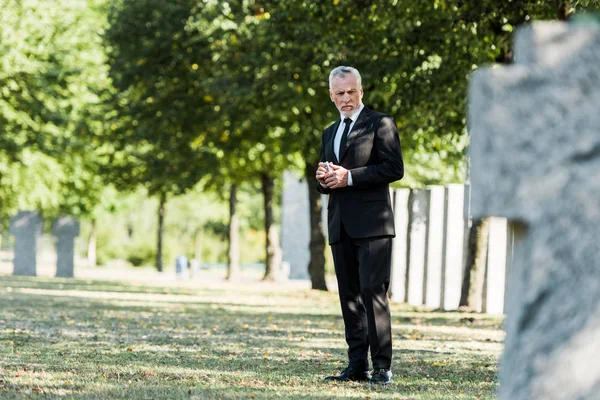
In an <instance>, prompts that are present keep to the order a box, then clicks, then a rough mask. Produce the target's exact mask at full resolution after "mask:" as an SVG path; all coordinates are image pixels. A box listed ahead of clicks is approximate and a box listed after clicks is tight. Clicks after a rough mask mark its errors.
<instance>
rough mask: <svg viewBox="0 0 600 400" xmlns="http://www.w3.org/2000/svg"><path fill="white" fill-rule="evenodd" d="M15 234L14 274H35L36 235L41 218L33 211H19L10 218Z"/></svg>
mask: <svg viewBox="0 0 600 400" xmlns="http://www.w3.org/2000/svg"><path fill="white" fill-rule="evenodd" d="M10 233H11V235H14V236H15V256H14V261H13V262H14V271H13V274H14V275H32V276H35V274H36V247H37V246H36V245H37V237H38V236H39V235H40V234H41V233H42V218H41V217H40V216H39V214H38V213H37V212H35V211H19V213H18V214H17V215H15V216H14V217H12V218H11V219H10Z"/></svg>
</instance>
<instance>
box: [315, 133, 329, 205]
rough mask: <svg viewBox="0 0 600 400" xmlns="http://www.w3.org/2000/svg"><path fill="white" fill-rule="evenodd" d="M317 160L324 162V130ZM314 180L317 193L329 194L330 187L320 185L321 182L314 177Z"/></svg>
mask: <svg viewBox="0 0 600 400" xmlns="http://www.w3.org/2000/svg"><path fill="white" fill-rule="evenodd" d="M319 161H320V162H325V161H326V160H325V132H323V135H321V153H320V155H319ZM315 182H316V184H317V191H318V192H319V193H323V194H329V193H331V189H330V188H328V187H323V186H322V185H321V183H320V182H319V181H318V180H316V179H315Z"/></svg>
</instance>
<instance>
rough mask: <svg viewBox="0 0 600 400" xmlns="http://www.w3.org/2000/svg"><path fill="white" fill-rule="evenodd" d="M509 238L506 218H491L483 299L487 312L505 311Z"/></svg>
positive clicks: (497, 312)
mask: <svg viewBox="0 0 600 400" xmlns="http://www.w3.org/2000/svg"><path fill="white" fill-rule="evenodd" d="M507 239H508V228H507V221H506V218H497V217H493V218H490V234H489V239H488V254H487V268H486V270H487V271H486V279H485V282H486V284H485V297H484V299H483V312H485V313H487V314H494V315H500V314H502V313H504V293H505V291H506V287H505V280H506V267H507V260H506V250H507Z"/></svg>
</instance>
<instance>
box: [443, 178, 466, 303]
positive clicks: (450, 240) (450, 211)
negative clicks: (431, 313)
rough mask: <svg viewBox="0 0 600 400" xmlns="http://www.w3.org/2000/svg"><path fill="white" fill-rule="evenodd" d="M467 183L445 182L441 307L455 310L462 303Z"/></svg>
mask: <svg viewBox="0 0 600 400" xmlns="http://www.w3.org/2000/svg"><path fill="white" fill-rule="evenodd" d="M468 190H469V188H468V186H466V185H459V184H451V185H448V186H446V197H445V200H446V205H445V209H444V248H443V253H442V300H441V303H442V308H443V309H444V310H456V309H457V308H458V304H459V303H460V293H461V287H462V279H463V255H464V251H465V248H464V247H465V240H464V238H465V225H466V222H467V216H466V215H465V212H466V211H465V200H466V199H467V196H466V195H468V193H469V192H468Z"/></svg>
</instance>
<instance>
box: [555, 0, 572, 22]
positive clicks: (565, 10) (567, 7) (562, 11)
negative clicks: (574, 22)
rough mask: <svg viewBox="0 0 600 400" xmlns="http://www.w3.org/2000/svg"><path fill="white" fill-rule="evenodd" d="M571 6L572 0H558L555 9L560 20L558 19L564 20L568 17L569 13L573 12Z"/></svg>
mask: <svg viewBox="0 0 600 400" xmlns="http://www.w3.org/2000/svg"><path fill="white" fill-rule="evenodd" d="M572 7H573V1H572V0H566V1H565V0H560V1H559V4H558V8H557V10H556V17H557V18H558V19H559V20H560V21H566V20H568V19H569V17H570V16H571V14H572V13H573V11H572Z"/></svg>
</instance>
